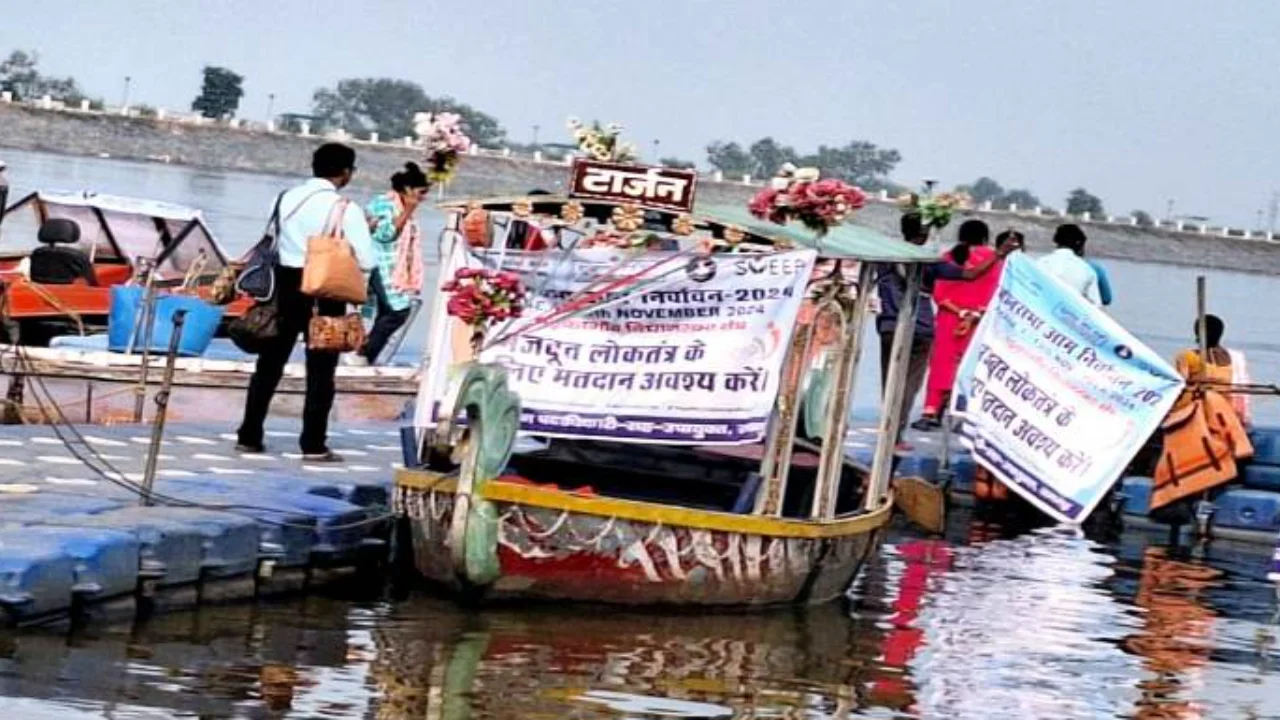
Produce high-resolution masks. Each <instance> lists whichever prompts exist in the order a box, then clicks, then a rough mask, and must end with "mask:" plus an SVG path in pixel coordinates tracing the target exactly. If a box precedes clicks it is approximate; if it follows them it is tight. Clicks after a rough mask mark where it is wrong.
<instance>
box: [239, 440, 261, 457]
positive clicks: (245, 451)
mask: <svg viewBox="0 0 1280 720" xmlns="http://www.w3.org/2000/svg"><path fill="white" fill-rule="evenodd" d="M266 451H267V447H266V446H265V445H262V444H261V443H259V444H257V445H250V444H249V443H236V452H238V453H240V454H241V455H261V454H262V453H264V452H266Z"/></svg>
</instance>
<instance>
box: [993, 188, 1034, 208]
mask: <svg viewBox="0 0 1280 720" xmlns="http://www.w3.org/2000/svg"><path fill="white" fill-rule="evenodd" d="M994 204H995V206H996V207H998V208H1001V209H1008V208H1010V207H1013V206H1015V205H1016V206H1018V208H1019V209H1022V210H1027V209H1030V208H1036V207H1040V206H1041V205H1042V204H1043V203H1041V202H1040V198H1038V197H1036V196H1035V193H1033V192H1031V191H1030V190H1026V189H1018V190H1010V191H1008V192H1006V193H1005V194H1004V195H1003V196H1001V197H1000V199H999V200H997V201H996V202H995V203H994Z"/></svg>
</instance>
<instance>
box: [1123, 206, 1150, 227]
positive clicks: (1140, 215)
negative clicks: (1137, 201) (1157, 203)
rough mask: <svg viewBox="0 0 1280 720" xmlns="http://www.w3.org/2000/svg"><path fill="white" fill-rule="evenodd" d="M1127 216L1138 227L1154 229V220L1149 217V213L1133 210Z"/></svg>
mask: <svg viewBox="0 0 1280 720" xmlns="http://www.w3.org/2000/svg"><path fill="white" fill-rule="evenodd" d="M1129 215H1131V216H1132V217H1133V219H1134V221H1135V222H1137V224H1138V227H1154V226H1155V224H1156V221H1155V219H1154V218H1152V217H1151V213H1149V212H1147V211H1146V210H1134V211H1133V212H1131V213H1129Z"/></svg>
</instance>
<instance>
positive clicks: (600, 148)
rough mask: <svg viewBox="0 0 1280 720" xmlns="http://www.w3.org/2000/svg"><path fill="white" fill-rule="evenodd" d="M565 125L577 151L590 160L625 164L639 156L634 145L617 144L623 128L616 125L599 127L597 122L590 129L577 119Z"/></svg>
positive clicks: (571, 119) (570, 119)
mask: <svg viewBox="0 0 1280 720" xmlns="http://www.w3.org/2000/svg"><path fill="white" fill-rule="evenodd" d="M567 125H568V127H569V132H571V133H573V141H574V142H576V143H578V149H579V150H581V151H582V152H584V153H586V154H587V155H588V156H589V157H590V158H591V159H592V160H599V161H600V162H619V163H625V162H631V161H633V160H635V159H636V157H637V155H639V151H638V150H637V149H636V145H635V143H629V142H627V143H624V142H619V140H618V138H619V136H620V135H621V134H622V131H623V130H624V128H623V127H622V126H621V125H619V124H618V123H609V124H608V125H605V126H603V127H601V125H600V123H599V122H593V123H591V127H587V126H585V125H583V124H582V121H581V120H579V119H578V118H569V121H568V123H567Z"/></svg>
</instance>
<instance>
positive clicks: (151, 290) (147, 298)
mask: <svg viewBox="0 0 1280 720" xmlns="http://www.w3.org/2000/svg"><path fill="white" fill-rule="evenodd" d="M154 279H155V266H153V265H151V266H148V270H147V283H146V291H145V292H143V294H142V311H141V312H140V313H139V314H141V315H142V326H141V327H138V326H137V324H135V325H134V328H133V335H134V337H135V338H136V337H137V336H138V333H141V334H142V364H141V366H140V367H139V369H138V389H137V391H136V392H137V395H136V396H135V397H134V399H133V421H134V422H135V423H140V422H142V414H143V409H144V408H145V407H146V402H147V375H148V374H149V370H150V368H151V335H152V330H153V328H152V326H153V325H155V304H156V287H155V283H154ZM129 352H133V342H132V341H130V343H129Z"/></svg>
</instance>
